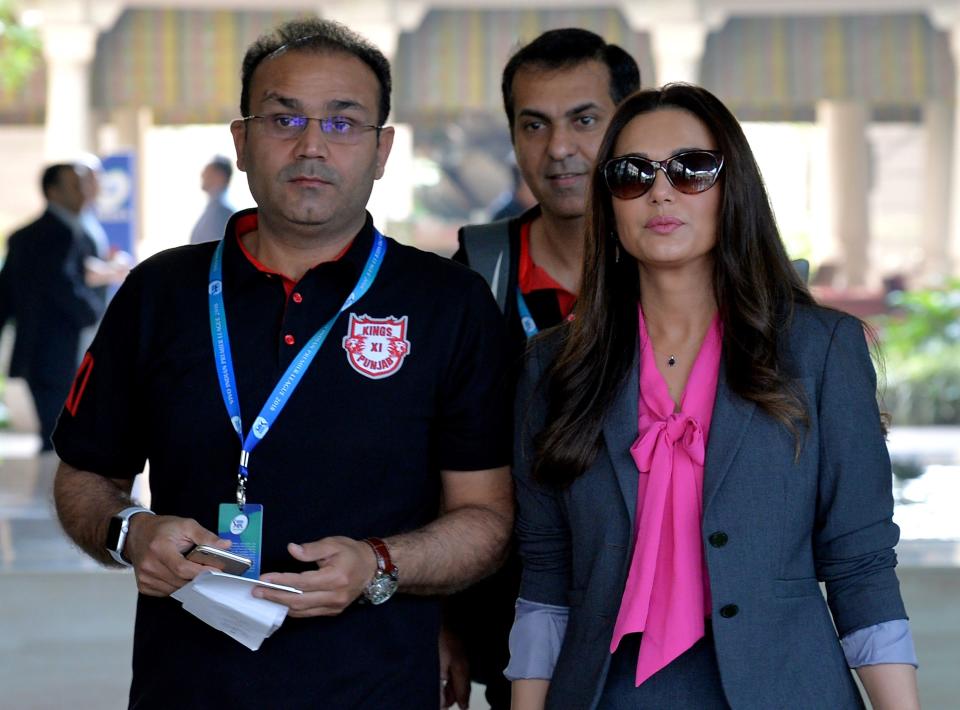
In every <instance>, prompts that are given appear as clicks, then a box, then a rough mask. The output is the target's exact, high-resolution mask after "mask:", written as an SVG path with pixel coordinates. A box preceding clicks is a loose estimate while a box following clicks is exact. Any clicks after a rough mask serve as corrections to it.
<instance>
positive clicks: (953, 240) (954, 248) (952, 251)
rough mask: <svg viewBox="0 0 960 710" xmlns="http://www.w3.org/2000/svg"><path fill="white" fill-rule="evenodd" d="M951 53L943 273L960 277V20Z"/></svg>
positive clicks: (952, 37) (954, 28)
mask: <svg viewBox="0 0 960 710" xmlns="http://www.w3.org/2000/svg"><path fill="white" fill-rule="evenodd" d="M950 53H951V54H952V55H953V136H952V139H953V149H952V151H951V155H952V156H953V160H952V161H951V173H952V179H951V181H950V193H949V194H950V197H949V200H948V203H949V205H950V222H949V224H950V228H949V232H948V238H947V254H948V259H947V263H946V264H945V267H944V270H943V272H944V273H945V274H952V275H954V276H957V275H960V18H957V19H956V20H955V22H954V24H953V26H952V27H951V28H950Z"/></svg>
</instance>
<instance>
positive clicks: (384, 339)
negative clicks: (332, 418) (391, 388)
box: [343, 313, 410, 380]
mask: <svg viewBox="0 0 960 710" xmlns="http://www.w3.org/2000/svg"><path fill="white" fill-rule="evenodd" d="M343 349H344V350H346V351H347V361H348V362H349V363H350V367H352V368H353V369H354V370H356V371H357V372H359V373H360V374H361V375H365V376H366V377H369V378H370V379H372V380H381V379H383V378H384V377H389V376H390V375H392V374H394V373H395V372H396V371H397V370H399V369H400V366H401V365H403V360H404V358H406V357H407V355H409V354H410V341H409V340H407V316H404V317H403V318H394V317H393V316H390V317H389V318H371V317H370V316H368V315H362V316H358V315H356V314H354V313H351V314H350V325H349V326H348V328H347V335H346V336H345V337H344V339H343Z"/></svg>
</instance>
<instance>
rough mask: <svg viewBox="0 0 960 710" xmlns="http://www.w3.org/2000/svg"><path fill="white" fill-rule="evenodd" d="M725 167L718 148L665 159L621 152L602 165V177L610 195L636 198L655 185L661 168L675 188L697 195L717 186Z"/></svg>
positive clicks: (679, 154) (619, 197) (627, 198)
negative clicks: (617, 156) (650, 158)
mask: <svg viewBox="0 0 960 710" xmlns="http://www.w3.org/2000/svg"><path fill="white" fill-rule="evenodd" d="M722 167H723V155H721V154H720V153H719V152H718V151H715V150H688V151H685V152H683V153H677V154H676V155H671V156H670V157H669V158H667V159H666V160H649V159H647V158H641V157H640V156H639V155H621V156H620V157H619V158H611V159H610V160H608V161H607V162H606V163H604V164H603V179H604V180H605V181H606V183H607V189H608V190H610V194H611V195H613V196H614V197H616V198H617V199H620V200H633V199H636V198H637V197H640V196H641V195H644V194H646V193H647V191H648V190H649V189H650V188H651V187H653V183H654V180H656V179H657V170H662V171H663V174H664V175H666V176H667V180H668V181H669V182H670V184H671V185H673V187H674V188H676V189H677V190H679V191H680V192H682V193H684V194H687V195H695V194H697V193H698V192H704V191H705V190H709V189H710V188H711V187H713V186H714V184H715V183H716V182H717V177H718V176H719V175H720V169H721V168H722Z"/></svg>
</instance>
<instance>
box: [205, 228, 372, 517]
mask: <svg viewBox="0 0 960 710" xmlns="http://www.w3.org/2000/svg"><path fill="white" fill-rule="evenodd" d="M386 251H387V240H386V239H384V237H383V235H382V234H380V232H378V231H377V230H376V229H374V230H373V246H372V247H371V249H370V256H368V257H367V263H366V264H365V265H364V267H363V272H362V273H361V274H360V280H359V281H357V285H356V286H354V287H353V290H351V291H350V295H349V296H347V300H345V301H344V302H343V305H342V306H340V310H339V311H337V312H336V313H335V314H334V316H333V318H331V319H330V320H328V321H327V322H326V323H325V324H324V325H323V327H322V328H320V330H318V331H317V332H316V333H314V335H313V337H312V338H310V340H309V341H308V342H307V344H306V345H304V346H303V347H302V348H301V349H300V352H299V353H298V354H297V356H296V357H295V358H294V359H293V361H292V362H291V363H290V365H289V366H287V370H286V372H284V373H283V376H282V377H281V378H280V380H279V382H277V384H276V386H275V387H274V388H273V392H271V393H270V396H269V397H267V401H266V402H265V403H264V405H263V408H262V409H261V410H260V415H259V416H258V417H257V418H256V419H255V420H254V422H253V426H252V427H250V431H249V432H247V435H246V437H244V435H243V424H242V422H241V419H240V400H239V397H238V393H237V389H236V377H235V376H234V372H233V357H232V356H231V354H230V336H229V334H228V333H227V312H226V308H224V304H223V240H221V241H220V243H219V244H218V245H217V249H216V251H214V253H213V259H212V260H211V261H210V285H209V287H208V289H207V291H208V293H209V295H210V334H211V336H212V337H213V354H214V361H215V363H216V368H217V377H219V379H220V394H222V395H223V403H224V404H225V405H226V407H227V414H228V415H229V416H230V423H231V424H233V428H234V429H235V430H236V432H237V435H238V436H239V437H240V445H241V451H240V471H239V473H238V474H237V505H239V506H240V507H241V508H242V507H243V505H244V504H245V503H246V496H247V494H246V488H247V477H248V476H249V475H250V472H249V470H248V466H249V465H250V454H251V453H252V452H253V450H254V448H255V447H256V446H257V444H259V443H260V441H261V440H262V439H263V437H265V436H266V435H267V432H268V431H269V430H270V427H272V426H273V423H274V422H275V421H276V419H277V417H278V416H280V412H281V411H282V410H283V407H284V406H285V405H286V403H287V400H288V399H289V398H290V395H292V394H293V392H294V390H296V388H297V385H299V384H300V378H301V377H302V376H303V373H304V372H306V370H307V368H308V367H310V363H311V362H313V358H314V356H315V355H316V354H317V352H318V351H319V350H320V347H321V346H322V345H323V341H325V340H326V339H327V335H329V334H330V330H331V329H332V328H333V324H334V323H335V322H336V320H337V318H339V317H340V314H341V313H343V312H344V311H345V310H347V309H348V308H350V306H352V305H353V304H354V303H356V302H357V301H358V300H359V299H360V298H362V297H363V295H364V294H365V293H366V292H367V291H368V290H369V289H370V287H371V286H372V285H373V282H374V280H376V278H377V272H378V271H379V270H380V265H381V264H382V263H383V256H384V254H385V253H386Z"/></svg>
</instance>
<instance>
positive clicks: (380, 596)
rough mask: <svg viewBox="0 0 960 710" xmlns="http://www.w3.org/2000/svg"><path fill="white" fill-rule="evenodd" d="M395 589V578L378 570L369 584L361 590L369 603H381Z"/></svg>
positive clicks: (390, 595) (391, 594)
mask: <svg viewBox="0 0 960 710" xmlns="http://www.w3.org/2000/svg"><path fill="white" fill-rule="evenodd" d="M395 591H397V580H396V579H395V578H394V577H391V576H390V575H388V574H383V573H382V572H378V573H377V576H376V577H374V578H373V581H372V582H370V585H369V586H368V587H367V588H366V589H365V590H363V596H364V598H365V599H366V600H367V601H368V602H370V603H371V604H383V603H384V602H385V601H387V599H389V598H390V597H392V596H393V593H394V592H395Z"/></svg>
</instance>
